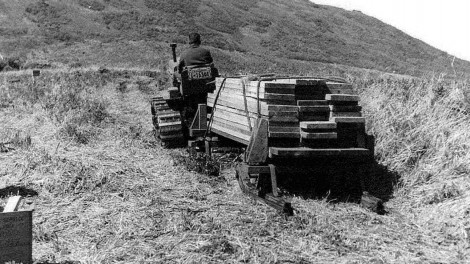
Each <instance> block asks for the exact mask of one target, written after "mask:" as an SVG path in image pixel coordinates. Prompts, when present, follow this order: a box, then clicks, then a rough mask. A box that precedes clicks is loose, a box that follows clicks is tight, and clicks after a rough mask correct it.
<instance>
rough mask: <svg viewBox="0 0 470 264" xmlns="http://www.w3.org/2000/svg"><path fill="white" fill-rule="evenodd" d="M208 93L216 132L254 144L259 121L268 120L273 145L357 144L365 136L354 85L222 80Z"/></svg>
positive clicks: (297, 80)
mask: <svg viewBox="0 0 470 264" xmlns="http://www.w3.org/2000/svg"><path fill="white" fill-rule="evenodd" d="M216 87H217V88H216V90H215V91H214V93H212V94H209V95H208V106H209V107H212V108H213V118H212V123H211V130H212V131H214V132H215V133H217V134H220V135H222V136H225V137H228V138H231V139H233V140H235V141H238V142H240V143H243V144H246V145H248V143H249V141H250V137H251V134H252V130H253V128H254V127H255V125H256V120H257V119H258V118H264V119H266V120H268V139H269V146H289V147H296V146H301V145H304V146H305V145H307V146H312V147H313V146H316V147H326V146H329V147H331V146H333V145H338V146H343V147H344V146H347V147H355V146H357V142H358V139H357V136H351V135H347V136H345V135H342V133H348V134H358V131H360V132H363V131H364V130H363V127H364V119H363V118H362V117H361V107H360V106H359V105H358V101H359V98H358V96H356V95H352V93H353V90H352V85H351V84H349V83H346V82H342V81H334V80H333V81H331V80H327V79H307V78H304V79H302V78H285V79H282V78H281V79H264V80H261V81H258V80H255V81H250V80H245V79H242V78H226V79H223V78H217V79H216Z"/></svg>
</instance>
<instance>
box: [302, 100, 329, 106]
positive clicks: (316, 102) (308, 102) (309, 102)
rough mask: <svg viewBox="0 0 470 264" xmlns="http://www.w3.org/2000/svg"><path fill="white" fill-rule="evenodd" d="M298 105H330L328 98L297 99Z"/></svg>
mask: <svg viewBox="0 0 470 264" xmlns="http://www.w3.org/2000/svg"><path fill="white" fill-rule="evenodd" d="M297 105H298V106H313V105H328V101H326V100H297Z"/></svg>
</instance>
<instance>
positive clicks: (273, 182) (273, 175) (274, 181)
mask: <svg viewBox="0 0 470 264" xmlns="http://www.w3.org/2000/svg"><path fill="white" fill-rule="evenodd" d="M269 171H270V174H271V187H272V193H273V196H274V197H278V196H279V193H278V191H277V175H276V167H275V166H274V165H273V164H269Z"/></svg>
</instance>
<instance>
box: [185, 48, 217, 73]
mask: <svg viewBox="0 0 470 264" xmlns="http://www.w3.org/2000/svg"><path fill="white" fill-rule="evenodd" d="M212 62H213V60H212V55H211V53H210V51H209V50H208V49H206V48H203V47H200V46H199V45H191V47H190V48H189V49H187V50H186V51H185V52H184V53H183V54H182V55H181V57H180V63H179V69H180V72H181V70H182V69H183V67H185V66H193V65H202V64H208V63H212Z"/></svg>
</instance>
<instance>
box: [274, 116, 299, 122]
mask: <svg viewBox="0 0 470 264" xmlns="http://www.w3.org/2000/svg"><path fill="white" fill-rule="evenodd" d="M269 121H273V122H299V118H298V117H297V116H279V115H275V116H270V117H269Z"/></svg>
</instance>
